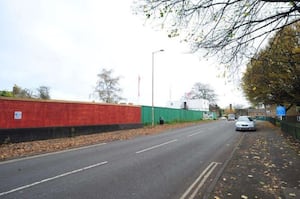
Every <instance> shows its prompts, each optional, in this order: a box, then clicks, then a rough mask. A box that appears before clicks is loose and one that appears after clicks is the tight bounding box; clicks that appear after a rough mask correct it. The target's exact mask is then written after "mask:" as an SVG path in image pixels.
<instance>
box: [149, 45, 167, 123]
mask: <svg viewBox="0 0 300 199" xmlns="http://www.w3.org/2000/svg"><path fill="white" fill-rule="evenodd" d="M163 51H164V50H163V49H161V50H158V51H154V52H152V107H151V111H152V114H151V115H152V127H153V126H154V54H155V53H158V52H163Z"/></svg>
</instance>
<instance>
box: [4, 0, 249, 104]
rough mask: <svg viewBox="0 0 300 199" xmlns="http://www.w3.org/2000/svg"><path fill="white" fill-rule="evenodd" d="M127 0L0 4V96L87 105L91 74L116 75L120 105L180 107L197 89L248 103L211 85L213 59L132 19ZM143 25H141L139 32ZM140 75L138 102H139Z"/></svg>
mask: <svg viewBox="0 0 300 199" xmlns="http://www.w3.org/2000/svg"><path fill="white" fill-rule="evenodd" d="M131 6H132V1H131V0H122V1H118V2H117V3H116V2H115V1H99V0H26V1H23V0H0V27H1V31H0V69H1V72H0V90H12V87H13V86H14V84H17V85H18V86H20V87H22V88H28V89H32V90H34V89H36V88H38V87H39V86H42V85H44V86H48V87H50V95H51V98H52V99H63V100H80V101H92V100H93V99H91V98H90V94H91V93H92V92H93V88H94V87H95V85H96V81H97V74H98V73H100V71H101V70H102V69H103V68H105V69H113V71H114V73H113V75H114V76H121V79H120V87H121V88H122V89H123V93H122V96H123V97H124V98H126V99H127V100H126V102H132V103H134V104H141V105H151V99H152V98H151V91H152V87H151V85H152V84H151V74H152V73H151V67H152V56H151V55H152V52H154V51H157V50H160V49H164V52H159V53H156V54H155V62H154V66H155V73H154V75H155V86H154V89H155V92H154V104H155V106H165V105H166V103H167V101H168V100H180V98H181V97H182V96H183V95H184V93H186V92H189V91H190V90H191V88H192V86H193V84H194V83H196V82H201V83H205V84H209V85H211V87H212V88H213V89H214V90H215V92H216V94H217V95H218V99H219V101H218V104H219V105H220V106H221V107H223V108H224V107H226V106H228V105H229V104H230V103H231V104H233V105H236V104H247V102H246V101H245V99H244V98H243V97H242V94H241V91H240V90H239V88H238V86H235V85H232V84H226V83H225V80H224V79H221V78H217V76H218V75H220V74H221V73H222V71H221V70H218V68H219V67H220V65H218V63H217V62H216V61H215V60H214V59H210V60H206V59H205V58H201V57H199V56H197V55H192V54H189V53H187V52H188V51H189V48H188V46H187V45H185V44H183V43H180V42H179V41H178V40H177V39H169V38H168V37H167V34H166V33H164V32H163V31H157V30H156V31H155V30H153V28H151V25H150V24H148V25H147V23H145V21H143V20H142V19H141V18H140V17H138V16H135V15H133V14H132V13H133V11H132V9H131ZM145 24H146V25H145ZM138 76H140V78H141V81H140V97H138Z"/></svg>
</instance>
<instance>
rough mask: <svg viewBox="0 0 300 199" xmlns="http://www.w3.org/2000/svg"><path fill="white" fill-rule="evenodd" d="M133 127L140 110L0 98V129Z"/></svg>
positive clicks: (65, 102)
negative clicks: (98, 126)
mask: <svg viewBox="0 0 300 199" xmlns="http://www.w3.org/2000/svg"><path fill="white" fill-rule="evenodd" d="M134 123H135V124H136V123H141V108H140V107H139V106H128V105H115V104H100V103H83V102H68V101H54V100H51V101H43V100H20V99H11V98H0V129H1V128H2V129H3V128H35V127H54V126H88V125H102V124H103V125H110V124H134Z"/></svg>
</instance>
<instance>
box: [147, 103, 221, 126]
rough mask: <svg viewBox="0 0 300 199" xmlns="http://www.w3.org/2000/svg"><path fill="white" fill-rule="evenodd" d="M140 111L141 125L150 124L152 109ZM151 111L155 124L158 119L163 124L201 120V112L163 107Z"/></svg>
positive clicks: (148, 107)
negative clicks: (162, 121)
mask: <svg viewBox="0 0 300 199" xmlns="http://www.w3.org/2000/svg"><path fill="white" fill-rule="evenodd" d="M141 109H142V114H141V117H142V123H143V124H145V125H148V124H152V107H151V106H142V107H141ZM153 109H154V123H155V124H158V123H159V120H160V118H162V119H163V120H164V122H165V123H173V122H190V121H199V120H202V119H203V111H195V110H184V109H173V108H164V107H153ZM214 116H215V115H214Z"/></svg>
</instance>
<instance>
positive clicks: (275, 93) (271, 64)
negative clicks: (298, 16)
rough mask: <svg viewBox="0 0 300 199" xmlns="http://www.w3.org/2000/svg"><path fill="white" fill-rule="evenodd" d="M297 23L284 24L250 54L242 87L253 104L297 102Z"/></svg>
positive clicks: (299, 36)
mask: <svg viewBox="0 0 300 199" xmlns="http://www.w3.org/2000/svg"><path fill="white" fill-rule="evenodd" d="M299 49H300V23H296V24H293V25H290V26H288V27H285V28H284V29H283V30H281V31H278V32H277V33H276V35H275V36H274V37H273V38H272V39H271V40H270V42H269V45H268V46H267V47H266V48H265V49H264V50H262V51H261V52H259V53H258V55H257V56H255V57H253V58H252V59H251V61H250V62H249V63H248V65H247V69H246V72H245V74H244V75H243V78H242V82H243V83H242V87H243V90H244V92H245V94H246V96H247V97H248V100H249V101H250V102H252V103H253V104H259V103H263V104H280V103H288V104H290V106H292V105H293V104H295V103H299V102H300V93H299V90H300V50H299Z"/></svg>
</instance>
